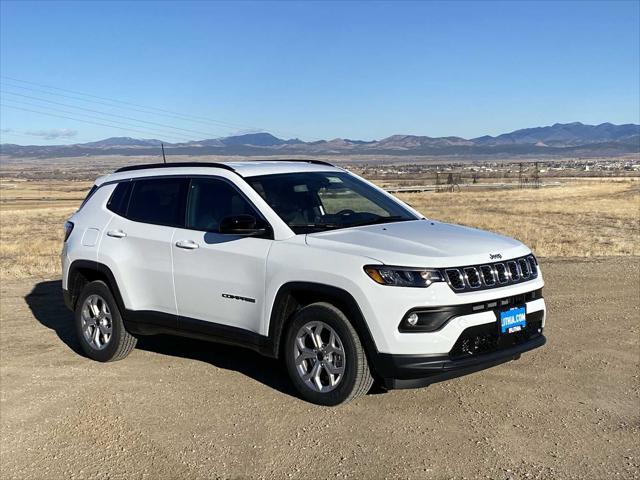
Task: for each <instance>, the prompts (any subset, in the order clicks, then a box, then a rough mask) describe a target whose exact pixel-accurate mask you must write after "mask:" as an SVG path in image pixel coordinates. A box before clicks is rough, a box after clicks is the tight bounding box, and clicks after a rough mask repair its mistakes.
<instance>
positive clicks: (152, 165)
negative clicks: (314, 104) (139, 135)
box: [114, 158, 335, 173]
mask: <svg viewBox="0 0 640 480" xmlns="http://www.w3.org/2000/svg"><path fill="white" fill-rule="evenodd" d="M241 161H246V162H247V163H249V162H254V163H261V162H265V163H267V162H300V163H312V164H314V165H326V166H328V167H335V165H333V164H332V163H329V162H325V161H323V160H313V159H312V160H307V159H301V158H293V159H289V158H274V159H266V160H241ZM172 167H173V168H179V167H211V168H222V169H224V170H229V171H231V172H235V169H234V168H233V167H230V166H229V165H226V164H224V163H213V162H176V163H145V164H142V165H130V166H128V167H122V168H119V169H117V170H116V171H115V172H114V173H120V172H132V171H134V170H147V169H150V168H172Z"/></svg>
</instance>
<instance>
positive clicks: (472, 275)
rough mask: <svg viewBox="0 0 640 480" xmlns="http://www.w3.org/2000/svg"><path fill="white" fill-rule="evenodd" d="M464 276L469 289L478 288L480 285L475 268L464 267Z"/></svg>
mask: <svg viewBox="0 0 640 480" xmlns="http://www.w3.org/2000/svg"><path fill="white" fill-rule="evenodd" d="M464 276H465V279H466V280H467V285H469V286H470V287H471V288H480V286H481V285H482V284H481V282H480V275H479V274H478V269H477V268H476V267H466V268H465V269H464Z"/></svg>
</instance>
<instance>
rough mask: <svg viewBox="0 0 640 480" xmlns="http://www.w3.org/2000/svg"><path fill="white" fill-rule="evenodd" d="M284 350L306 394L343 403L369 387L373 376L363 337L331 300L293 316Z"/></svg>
mask: <svg viewBox="0 0 640 480" xmlns="http://www.w3.org/2000/svg"><path fill="white" fill-rule="evenodd" d="M285 342H286V343H285V346H284V350H285V351H284V354H285V360H286V364H287V370H288V372H289V376H290V377H291V380H292V382H293V384H294V385H295V387H296V389H297V390H298V391H299V392H300V394H301V395H302V397H304V398H305V399H306V400H309V401H310V402H313V403H316V404H319V405H339V404H341V403H346V402H349V401H351V400H353V399H354V398H356V397H358V396H360V395H363V394H365V393H367V392H368V391H369V389H370V388H371V385H372V384H373V378H372V376H371V373H370V371H369V365H368V363H367V357H366V355H365V352H364V349H363V347H362V344H361V343H360V338H359V337H358V334H357V332H356V331H355V329H354V328H353V326H352V325H351V323H350V322H349V320H348V319H347V317H346V316H345V315H344V313H342V311H340V310H339V309H338V308H336V307H335V306H333V305H331V304H329V303H314V304H311V305H308V306H306V307H304V308H303V309H301V310H300V311H299V312H298V313H297V314H296V315H295V317H294V318H293V319H292V321H291V324H290V326H289V329H288V331H287V336H286V339H285Z"/></svg>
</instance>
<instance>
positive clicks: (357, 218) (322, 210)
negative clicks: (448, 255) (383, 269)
mask: <svg viewBox="0 0 640 480" xmlns="http://www.w3.org/2000/svg"><path fill="white" fill-rule="evenodd" d="M247 182H249V184H250V185H251V186H252V187H253V188H254V189H255V190H256V191H257V192H258V193H259V194H260V195H261V196H262V198H264V200H265V201H266V202H267V203H268V204H269V205H270V206H271V208H273V210H274V211H275V212H276V213H277V214H278V215H279V216H280V218H282V220H284V222H286V223H287V225H289V227H290V228H291V229H292V230H293V231H294V232H295V233H312V232H319V231H324V230H334V229H337V228H347V227H355V226H362V225H373V224H376V223H388V222H402V221H408V220H417V219H418V217H416V216H415V215H414V214H413V213H412V212H411V211H409V210H408V209H407V208H405V207H403V206H402V205H401V204H399V203H398V202H395V201H393V200H392V199H391V198H389V197H388V196H386V195H385V194H383V193H382V192H380V191H378V190H376V189H375V188H373V187H372V186H370V185H368V184H367V183H365V182H363V181H362V180H359V179H358V178H357V177H354V176H353V175H350V174H349V173H347V172H305V173H284V174H276V175H264V176H260V177H252V178H248V179H247Z"/></svg>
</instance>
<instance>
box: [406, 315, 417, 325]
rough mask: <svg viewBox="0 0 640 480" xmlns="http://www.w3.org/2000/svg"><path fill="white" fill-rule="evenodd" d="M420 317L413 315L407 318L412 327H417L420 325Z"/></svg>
mask: <svg viewBox="0 0 640 480" xmlns="http://www.w3.org/2000/svg"><path fill="white" fill-rule="evenodd" d="M418 320H419V317H418V314H417V313H412V314H411V315H409V316H408V317H407V323H408V324H409V325H411V326H412V327H414V326H416V325H417V323H418Z"/></svg>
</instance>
